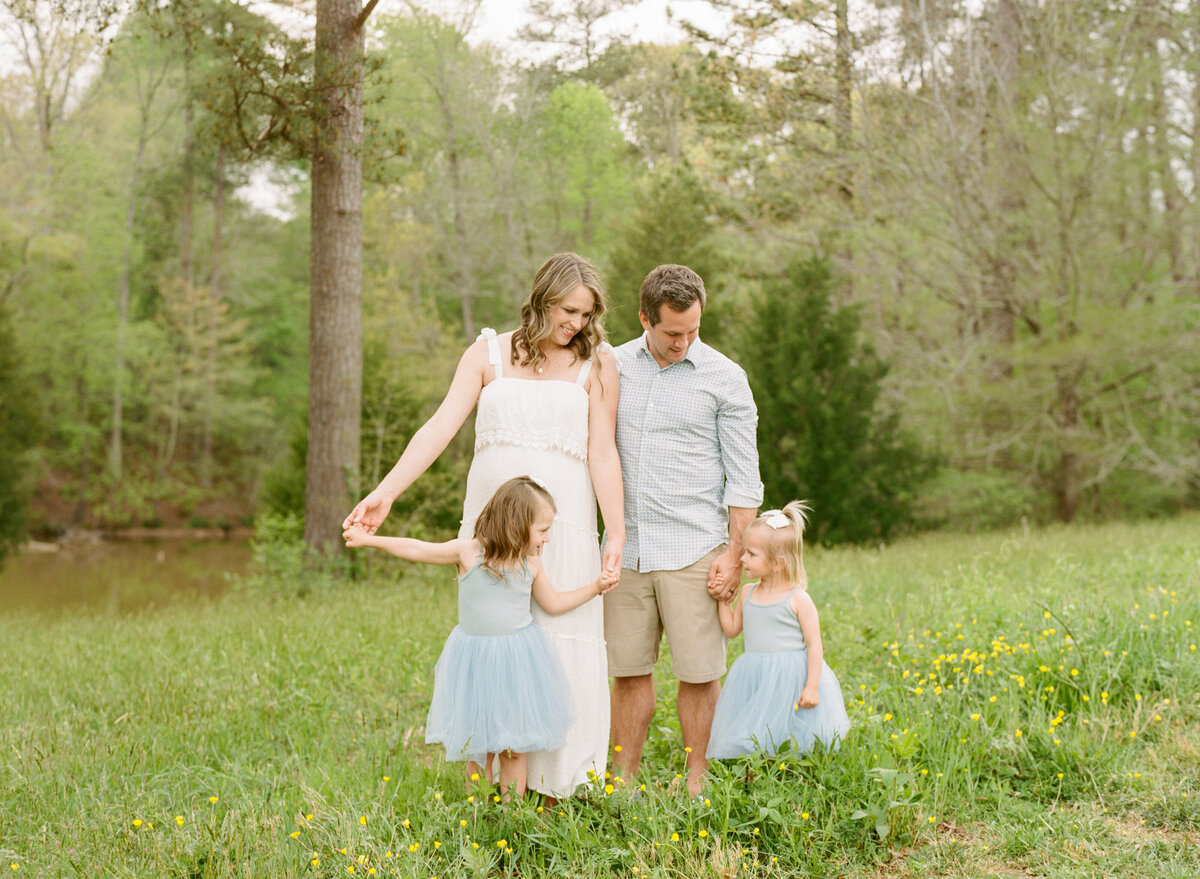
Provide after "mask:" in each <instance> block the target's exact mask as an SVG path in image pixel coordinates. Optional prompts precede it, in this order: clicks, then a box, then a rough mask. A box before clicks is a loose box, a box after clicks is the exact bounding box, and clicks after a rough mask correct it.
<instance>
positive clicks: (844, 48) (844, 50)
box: [834, 0, 854, 203]
mask: <svg viewBox="0 0 1200 879" xmlns="http://www.w3.org/2000/svg"><path fill="white" fill-rule="evenodd" d="M835 14H836V15H837V63H836V65H835V78H836V80H837V94H836V95H835V98H834V106H835V107H836V114H835V115H836V124H835V127H834V131H835V134H836V137H837V151H838V162H839V163H840V165H841V174H840V175H839V176H840V178H841V179H840V180H839V181H838V189H839V190H840V192H841V194H842V198H843V199H844V200H845V201H846V202H847V203H849V202H850V201H852V200H853V198H854V183H853V181H852V180H851V175H850V161H849V154H850V126H851V124H852V122H851V113H850V102H851V99H852V82H851V42H852V37H851V34H850V12H849V10H848V8H847V0H837V6H836V13H835Z"/></svg>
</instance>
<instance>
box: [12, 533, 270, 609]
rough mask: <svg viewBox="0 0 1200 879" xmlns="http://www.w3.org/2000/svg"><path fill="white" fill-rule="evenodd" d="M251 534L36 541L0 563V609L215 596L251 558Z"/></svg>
mask: <svg viewBox="0 0 1200 879" xmlns="http://www.w3.org/2000/svg"><path fill="white" fill-rule="evenodd" d="M250 558H251V554H250V547H249V544H248V543H247V541H245V540H237V539H229V540H222V539H216V540H188V539H166V540H137V541H130V540H116V541H107V542H106V541H101V542H89V541H72V542H68V543H63V544H61V545H59V544H49V545H47V544H34V545H32V546H31V547H26V548H23V549H21V550H19V551H18V552H16V553H15V554H12V555H9V556H8V558H7V559H5V562H4V568H3V570H0V613H8V612H23V611H45V612H50V613H60V612H63V611H79V610H85V611H86V610H94V611H100V612H107V613H127V612H130V611H136V610H141V609H144V608H153V607H162V606H164V605H166V604H168V603H171V602H174V601H179V600H181V599H196V598H215V597H217V596H219V595H221V594H223V593H224V592H225V590H226V589H227V588H228V577H227V575H228V574H231V573H242V572H244V571H246V570H247V569H248V568H249V565H250Z"/></svg>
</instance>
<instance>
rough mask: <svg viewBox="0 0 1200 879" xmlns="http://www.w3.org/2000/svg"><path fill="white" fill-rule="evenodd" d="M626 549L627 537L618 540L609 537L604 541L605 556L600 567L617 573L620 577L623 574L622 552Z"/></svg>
mask: <svg viewBox="0 0 1200 879" xmlns="http://www.w3.org/2000/svg"><path fill="white" fill-rule="evenodd" d="M624 550H625V539H624V538H621V539H620V540H616V539H614V538H612V537H609V538H608V539H606V540H605V541H604V558H603V559H601V561H600V567H601V568H603V569H604V570H605V571H607V572H610V573H616V575H617V576H618V577H620V575H621V554H622V553H623V552H624Z"/></svg>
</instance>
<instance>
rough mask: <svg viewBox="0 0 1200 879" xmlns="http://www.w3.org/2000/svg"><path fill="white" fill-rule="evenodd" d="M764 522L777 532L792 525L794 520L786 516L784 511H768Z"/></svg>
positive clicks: (764, 515)
mask: <svg viewBox="0 0 1200 879" xmlns="http://www.w3.org/2000/svg"><path fill="white" fill-rule="evenodd" d="M763 522H764V523H766V524H767V525H770V526H771V527H772V528H774V529H775V530H776V531H778V530H779V529H780V528H786V527H787V526H788V525H791V524H792V520H791V519H789V518H788V517H787V516H785V515H784V514H783V511H782V510H768V511H767V512H765V513H763Z"/></svg>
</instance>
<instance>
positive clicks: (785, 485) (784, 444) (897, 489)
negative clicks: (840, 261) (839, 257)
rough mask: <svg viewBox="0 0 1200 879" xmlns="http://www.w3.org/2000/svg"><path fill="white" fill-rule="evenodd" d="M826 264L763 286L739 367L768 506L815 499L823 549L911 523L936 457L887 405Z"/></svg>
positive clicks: (878, 372) (817, 536) (875, 366)
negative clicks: (751, 403) (754, 415)
mask: <svg viewBox="0 0 1200 879" xmlns="http://www.w3.org/2000/svg"><path fill="white" fill-rule="evenodd" d="M833 287H834V279H833V276H832V273H831V270H830V266H829V261H828V259H827V258H825V257H822V256H814V257H812V258H810V259H808V260H806V261H804V262H800V263H796V264H795V265H793V266H792V267H791V268H790V269H789V270H788V273H787V275H786V276H785V277H782V278H776V279H772V280H769V281H767V282H766V283H765V284H764V285H763V290H762V294H761V296H760V297H759V299H758V301H757V303H756V304H755V306H754V308H753V309H752V314H751V316H750V319H749V322H748V327H747V331H746V339H745V341H746V347H745V351H744V356H743V357H742V358H741V362H742V364H743V365H744V366H745V368H746V372H747V374H748V376H749V378H750V386H751V387H752V388H753V390H754V394H755V397H756V401H757V403H758V413H759V427H758V447H759V457H760V460H761V465H762V478H763V482H764V483H765V485H766V497H767V500H766V503H767V505H768V506H781V505H782V504H784V503H786V502H787V501H789V500H791V499H793V498H805V499H807V500H809V501H811V502H812V504H813V507H814V510H815V511H816V515H815V517H814V521H813V526H812V531H811V532H810V533H811V534H812V537H813V539H814V540H816V541H818V542H820V543H827V544H828V543H839V542H843V541H849V542H863V541H870V540H885V539H887V538H888V537H889V536H891V535H892V534H893V533H895V532H896V531H898V530H900V529H903V528H904V527H906V526H908V525H909V524H911V523H912V522H913V519H914V500H915V497H916V490H917V488H918V487H919V486H920V484H921V483H922V482H924V481H925V480H926V479H927V478H929V476H930V475H932V473H933V472H934V464H933V459H932V458H931V457H930V456H929V455H928V454H927V453H926V452H924V451H923V450H922V449H921V447H920V446H919V444H918V443H917V441H916V440H915V439H914V438H913V437H912V436H911V435H910V434H909V433H908V432H907V431H905V430H904V429H902V427H901V425H900V417H899V415H898V413H896V412H890V411H887V410H886V409H884V408H883V407H882V406H881V405H880V402H879V395H880V391H881V386H882V382H883V379H884V377H885V376H886V375H887V372H888V366H887V364H886V363H884V362H883V361H882V360H881V359H880V358H879V357H878V356H877V355H876V354H875V352H874V350H873V349H872V348H871V347H870V346H869V345H867V344H866V343H864V342H863V341H861V339H860V337H859V330H860V325H861V322H860V320H859V317H858V313H857V311H856V309H854V308H852V307H847V308H835V307H834V305H833V301H832V293H833Z"/></svg>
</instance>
